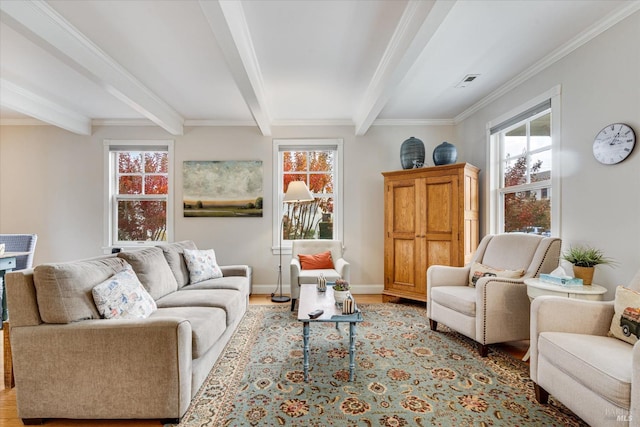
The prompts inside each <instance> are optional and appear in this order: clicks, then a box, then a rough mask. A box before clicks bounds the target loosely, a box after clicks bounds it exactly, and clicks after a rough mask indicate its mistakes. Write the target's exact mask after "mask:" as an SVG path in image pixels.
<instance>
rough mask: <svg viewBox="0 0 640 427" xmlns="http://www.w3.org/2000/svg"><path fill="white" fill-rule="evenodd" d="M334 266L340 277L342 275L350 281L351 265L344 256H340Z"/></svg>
mask: <svg viewBox="0 0 640 427" xmlns="http://www.w3.org/2000/svg"><path fill="white" fill-rule="evenodd" d="M334 267H335V269H336V271H337V272H338V274H339V275H340V277H342V278H343V279H344V280H346V281H347V282H349V281H350V277H351V265H350V264H349V262H348V261H347V260H345V259H344V258H339V259H338V260H336V262H335V264H334Z"/></svg>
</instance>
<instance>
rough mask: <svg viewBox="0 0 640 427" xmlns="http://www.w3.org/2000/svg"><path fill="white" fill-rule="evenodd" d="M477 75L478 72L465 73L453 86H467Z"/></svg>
mask: <svg viewBox="0 0 640 427" xmlns="http://www.w3.org/2000/svg"><path fill="white" fill-rule="evenodd" d="M478 77H480V74H467V75H466V76H464V78H463V79H462V80H461V81H460V83H458V84H457V85H456V86H455V87H467V86H469V85H470V84H471V83H473V82H474V81H475V80H476V79H477V78H478Z"/></svg>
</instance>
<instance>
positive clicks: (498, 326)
mask: <svg viewBox="0 0 640 427" xmlns="http://www.w3.org/2000/svg"><path fill="white" fill-rule="evenodd" d="M560 246H561V240H560V239H558V238H555V237H543V236H538V235H535V234H525V233H505V234H498V235H487V236H485V237H484V238H483V239H482V240H481V241H480V244H479V245H478V248H477V249H476V252H475V254H474V256H473V259H472V261H471V262H470V263H469V264H468V265H466V266H464V267H451V266H443V265H432V266H430V267H429V268H428V269H427V317H428V318H429V325H430V327H431V330H433V331H435V330H437V328H438V322H440V323H443V324H445V325H446V326H448V327H450V328H451V329H453V330H455V331H457V332H460V333H461V334H463V335H466V336H467V337H469V338H471V339H473V340H475V341H477V343H478V352H479V353H480V355H481V356H482V357H485V356H487V354H488V351H489V347H488V346H489V344H495V343H501V342H508V341H518V340H526V339H529V316H530V314H529V310H530V306H531V303H530V301H529V297H528V296H527V286H526V285H525V284H524V279H527V278H530V277H538V276H539V275H540V274H541V273H549V272H551V271H552V270H554V269H555V268H556V267H557V266H558V262H559V258H560ZM476 263H480V264H481V266H478V264H476ZM481 267H491V268H492V269H494V270H500V271H501V272H512V273H514V274H510V276H511V277H510V278H509V277H498V276H499V275H500V274H501V273H500V272H498V273H497V275H496V274H494V273H488V274H486V275H485V276H481V277H479V278H478V279H477V281H476V282H475V286H472V285H470V283H471V282H470V276H471V274H470V273H471V272H472V269H474V271H476V270H475V269H480V268H481ZM516 272H517V274H515V273H516Z"/></svg>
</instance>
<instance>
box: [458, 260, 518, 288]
mask: <svg viewBox="0 0 640 427" xmlns="http://www.w3.org/2000/svg"><path fill="white" fill-rule="evenodd" d="M523 275H524V269H520V270H502V269H499V268H494V267H489V266H488V265H484V264H480V263H479V262H474V263H473V264H472V265H471V269H470V270H469V286H475V285H476V282H477V281H478V279H480V278H481V277H485V276H493V277H505V278H508V279H519V278H520V277H522V276H523Z"/></svg>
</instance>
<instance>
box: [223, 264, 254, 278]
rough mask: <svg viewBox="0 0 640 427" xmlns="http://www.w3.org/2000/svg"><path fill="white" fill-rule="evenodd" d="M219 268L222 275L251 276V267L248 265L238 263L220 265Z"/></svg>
mask: <svg viewBox="0 0 640 427" xmlns="http://www.w3.org/2000/svg"><path fill="white" fill-rule="evenodd" d="M220 270H221V271H222V275H223V276H224V277H228V276H242V277H249V278H250V277H251V267H249V266H248V265H243V264H238V265H221V266H220Z"/></svg>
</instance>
